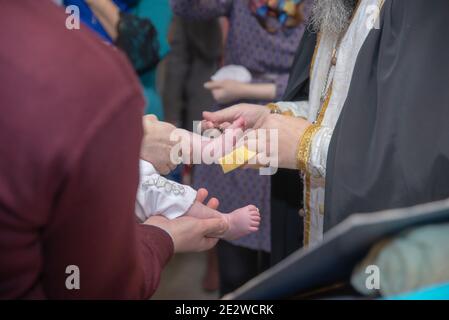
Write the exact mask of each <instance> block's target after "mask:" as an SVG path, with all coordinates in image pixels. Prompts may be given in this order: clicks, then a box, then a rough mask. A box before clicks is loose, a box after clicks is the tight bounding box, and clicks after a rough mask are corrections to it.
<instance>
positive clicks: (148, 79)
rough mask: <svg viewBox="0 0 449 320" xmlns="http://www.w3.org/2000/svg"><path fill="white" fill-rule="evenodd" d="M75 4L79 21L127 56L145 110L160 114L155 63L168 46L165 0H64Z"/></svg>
mask: <svg viewBox="0 0 449 320" xmlns="http://www.w3.org/2000/svg"><path fill="white" fill-rule="evenodd" d="M63 4H64V5H65V6H69V5H76V6H78V8H79V9H80V15H81V20H82V22H83V23H84V24H85V25H87V26H88V27H89V28H90V29H92V30H93V31H94V32H95V33H96V34H97V35H99V36H100V38H101V39H102V40H103V41H105V42H107V43H110V44H114V45H116V46H117V47H118V48H120V49H121V50H123V51H124V52H125V53H126V55H127V56H128V58H129V60H130V62H131V63H132V65H133V67H134V69H135V70H136V72H137V73H138V75H139V76H140V79H141V84H142V88H143V93H144V95H145V98H146V102H147V106H146V108H145V112H146V113H152V114H154V115H156V116H157V117H158V118H160V119H162V118H163V110H162V103H161V99H160V96H159V94H158V89H157V85H156V67H157V66H158V63H159V61H160V60H161V59H162V58H163V57H164V55H166V54H167V52H168V50H169V48H168V43H167V40H166V38H167V33H168V26H169V21H170V19H171V12H170V7H169V5H168V2H167V1H166V0H152V1H140V0H64V1H63Z"/></svg>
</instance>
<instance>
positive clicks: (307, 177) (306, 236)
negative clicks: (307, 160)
mask: <svg viewBox="0 0 449 320" xmlns="http://www.w3.org/2000/svg"><path fill="white" fill-rule="evenodd" d="M310 179H311V178H310V173H308V172H305V174H304V188H305V190H306V192H305V193H306V194H305V199H304V204H305V208H304V209H305V211H306V212H305V217H304V246H305V247H307V246H309V244H310V224H311V214H310V211H311V208H310V193H311V190H310V189H311V188H310V184H311V181H310Z"/></svg>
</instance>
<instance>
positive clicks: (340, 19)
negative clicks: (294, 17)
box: [311, 0, 357, 37]
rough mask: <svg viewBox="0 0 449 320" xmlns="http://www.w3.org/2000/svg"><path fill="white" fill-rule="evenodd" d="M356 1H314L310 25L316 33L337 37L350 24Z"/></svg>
mask: <svg viewBox="0 0 449 320" xmlns="http://www.w3.org/2000/svg"><path fill="white" fill-rule="evenodd" d="M356 6H357V0H315V2H314V5H313V8H312V16H311V25H312V27H313V30H314V31H316V32H318V31H319V32H323V33H326V34H329V35H330V36H334V37H338V36H339V35H340V34H341V33H342V32H344V31H345V30H346V28H347V27H348V26H349V24H350V20H351V16H352V14H353V12H354V10H355V8H356Z"/></svg>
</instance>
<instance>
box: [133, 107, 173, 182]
mask: <svg viewBox="0 0 449 320" xmlns="http://www.w3.org/2000/svg"><path fill="white" fill-rule="evenodd" d="M143 129H144V136H143V139H142V146H141V149H140V157H141V158H142V159H143V160H145V161H148V162H150V163H151V164H153V166H154V167H155V168H156V170H157V171H158V172H159V173H161V174H164V175H166V174H169V173H170V171H172V170H174V169H175V168H176V165H177V164H176V163H174V162H173V161H171V157H170V152H171V150H172V148H173V147H174V146H175V145H176V143H177V141H173V140H172V139H170V136H171V134H172V132H173V131H174V130H176V127H175V126H173V125H172V124H170V123H167V122H162V121H159V120H158V119H157V117H156V116H154V115H147V116H144V117H143Z"/></svg>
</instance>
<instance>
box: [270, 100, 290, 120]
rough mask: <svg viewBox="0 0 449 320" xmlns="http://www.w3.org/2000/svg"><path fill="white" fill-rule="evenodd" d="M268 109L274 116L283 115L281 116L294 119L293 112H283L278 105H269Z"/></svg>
mask: <svg viewBox="0 0 449 320" xmlns="http://www.w3.org/2000/svg"><path fill="white" fill-rule="evenodd" d="M266 107H267V108H268V109H270V112H271V113H272V114H281V115H283V116H287V117H293V116H294V114H293V112H292V111H291V110H287V111H284V112H282V110H281V108H279V106H278V105H277V104H276V103H269V104H267V105H266Z"/></svg>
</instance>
